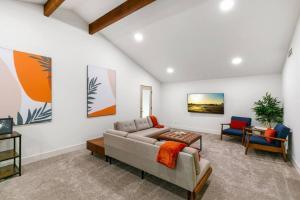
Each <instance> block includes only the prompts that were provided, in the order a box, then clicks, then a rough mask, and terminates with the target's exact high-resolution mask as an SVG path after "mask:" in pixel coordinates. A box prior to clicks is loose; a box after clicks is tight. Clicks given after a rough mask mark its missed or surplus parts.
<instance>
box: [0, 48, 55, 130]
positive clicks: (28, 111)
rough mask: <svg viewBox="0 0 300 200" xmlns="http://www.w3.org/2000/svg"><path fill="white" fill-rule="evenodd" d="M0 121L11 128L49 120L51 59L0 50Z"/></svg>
mask: <svg viewBox="0 0 300 200" xmlns="http://www.w3.org/2000/svg"><path fill="white" fill-rule="evenodd" d="M0 93H1V100H0V117H8V116H10V117H12V118H13V119H14V124H15V125H23V124H32V123H40V122H45V121H50V120H51V119H52V93H51V58H48V57H44V56H39V55H35V54H30V53H24V52H20V51H15V50H10V49H4V48H0Z"/></svg>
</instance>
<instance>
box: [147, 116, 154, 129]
mask: <svg viewBox="0 0 300 200" xmlns="http://www.w3.org/2000/svg"><path fill="white" fill-rule="evenodd" d="M147 120H148V124H149V126H150V128H152V127H153V123H152V120H151V118H150V117H149V116H148V117H147Z"/></svg>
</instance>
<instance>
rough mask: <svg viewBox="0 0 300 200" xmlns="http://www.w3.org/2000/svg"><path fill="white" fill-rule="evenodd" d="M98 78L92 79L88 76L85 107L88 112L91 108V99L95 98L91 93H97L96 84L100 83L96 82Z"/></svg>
mask: <svg viewBox="0 0 300 200" xmlns="http://www.w3.org/2000/svg"><path fill="white" fill-rule="evenodd" d="M97 81H98V78H97V77H93V78H92V79H89V78H88V94H87V105H88V106H87V109H88V112H90V111H91V110H92V105H93V103H94V102H93V101H94V100H95V97H93V95H95V94H97V90H98V86H99V85H101V83H98V82H97Z"/></svg>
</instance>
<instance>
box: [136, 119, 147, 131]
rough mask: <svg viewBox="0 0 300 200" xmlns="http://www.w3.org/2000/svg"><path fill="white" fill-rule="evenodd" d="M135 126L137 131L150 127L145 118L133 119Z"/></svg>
mask: <svg viewBox="0 0 300 200" xmlns="http://www.w3.org/2000/svg"><path fill="white" fill-rule="evenodd" d="M134 122H135V126H136V130H137V131H141V130H145V129H148V128H150V125H149V123H148V120H147V118H140V119H135V120H134Z"/></svg>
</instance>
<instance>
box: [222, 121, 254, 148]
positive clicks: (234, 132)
mask: <svg viewBox="0 0 300 200" xmlns="http://www.w3.org/2000/svg"><path fill="white" fill-rule="evenodd" d="M234 120H235V121H243V122H246V127H250V126H251V121H252V120H251V118H248V117H237V116H232V117H231V122H232V121H234ZM230 125H231V123H227V124H221V140H222V139H223V135H227V136H231V137H238V138H241V139H242V144H244V141H245V131H244V129H233V128H231V127H230ZM224 126H229V128H227V129H224Z"/></svg>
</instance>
